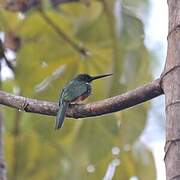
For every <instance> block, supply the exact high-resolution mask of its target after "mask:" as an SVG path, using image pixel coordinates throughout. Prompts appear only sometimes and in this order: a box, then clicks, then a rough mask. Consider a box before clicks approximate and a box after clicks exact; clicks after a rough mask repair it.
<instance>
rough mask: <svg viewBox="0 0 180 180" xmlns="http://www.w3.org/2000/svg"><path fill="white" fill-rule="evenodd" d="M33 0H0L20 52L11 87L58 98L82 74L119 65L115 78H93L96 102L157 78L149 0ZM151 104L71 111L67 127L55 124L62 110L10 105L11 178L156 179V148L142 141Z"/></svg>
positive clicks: (0, 24)
mask: <svg viewBox="0 0 180 180" xmlns="http://www.w3.org/2000/svg"><path fill="white" fill-rule="evenodd" d="M10 2H14V4H13V3H10ZM27 2H28V1H26V0H24V1H20V0H19V1H18V0H16V1H5V0H4V1H3V0H1V1H0V3H1V4H2V6H1V7H0V31H1V32H3V33H1V34H2V36H5V38H4V46H5V48H6V49H7V50H8V49H11V50H13V51H14V52H15V53H16V58H15V60H12V61H11V62H12V63H15V64H16V66H15V73H14V77H13V78H9V79H6V80H4V81H3V84H2V88H3V90H5V91H8V92H11V93H17V94H20V95H23V96H26V97H30V98H36V99H42V100H49V101H56V102H57V101H58V98H59V94H60V90H61V89H62V88H63V86H64V85H65V83H66V82H67V81H69V80H70V79H72V78H73V77H74V76H75V75H76V74H78V73H84V72H85V73H88V74H90V75H99V74H103V73H107V72H113V73H114V75H113V77H112V78H107V79H103V80H99V81H97V82H94V83H93V93H92V95H91V96H90V97H89V98H88V100H87V101H86V102H93V101H96V100H100V99H104V98H107V97H110V96H114V95H118V94H121V93H123V92H126V91H128V90H131V89H134V88H135V87H138V86H140V85H142V84H144V83H147V82H149V81H151V79H152V74H151V69H150V64H151V60H152V58H151V56H150V54H149V52H148V50H147V49H146V47H145V45H144V24H143V22H142V19H141V18H140V17H142V16H143V17H144V18H145V17H146V13H147V11H148V2H147V1H146V0H133V1H131V0H122V1H121V2H120V1H118V0H92V1H88V0H82V1H78V2H73V3H61V4H53V3H52V2H55V1H53V0H52V1H48V0H44V1H41V4H39V3H40V1H37V0H36V1H35V0H34V1H33V0H30V1H29V2H36V4H30V3H29V4H28V3H27ZM18 3H19V4H18ZM23 3H24V4H23ZM149 108H150V104H149V103H143V104H142V105H139V106H137V107H133V108H131V109H128V110H125V111H121V112H117V113H113V114H110V115H106V116H101V117H92V118H85V119H80V120H78V121H77V120H74V119H68V118H67V119H66V121H65V123H64V126H63V129H61V130H59V131H54V120H55V118H54V117H48V116H43V115H37V114H29V113H24V112H20V111H17V110H15V109H11V108H7V107H3V112H4V122H5V133H4V146H5V147H4V148H5V160H6V161H7V168H8V177H9V179H13V180H25V179H26V180H28V179H29V180H30V179H31V180H32V179H33V180H41V179H42V180H50V179H52V180H59V179H60V180H72V179H73V180H96V179H97V180H99V179H103V178H104V180H109V179H107V178H110V177H112V178H111V179H113V180H129V179H130V178H132V177H137V178H138V179H140V180H153V179H155V177H156V173H155V166H154V160H153V156H152V153H151V152H150V151H149V150H148V148H146V146H145V145H143V144H142V143H140V141H139V136H140V135H141V133H142V131H143V129H144V126H145V124H146V120H147V113H148V110H149Z"/></svg>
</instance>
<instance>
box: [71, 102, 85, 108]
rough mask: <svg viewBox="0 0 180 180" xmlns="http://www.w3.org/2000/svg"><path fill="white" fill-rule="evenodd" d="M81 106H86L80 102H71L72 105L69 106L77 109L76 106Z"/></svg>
mask: <svg viewBox="0 0 180 180" xmlns="http://www.w3.org/2000/svg"><path fill="white" fill-rule="evenodd" d="M79 105H84V104H83V103H80V102H78V103H77V102H71V103H70V104H69V107H75V106H79Z"/></svg>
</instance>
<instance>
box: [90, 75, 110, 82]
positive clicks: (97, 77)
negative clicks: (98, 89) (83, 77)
mask: <svg viewBox="0 0 180 180" xmlns="http://www.w3.org/2000/svg"><path fill="white" fill-rule="evenodd" d="M111 75H113V74H112V73H111V74H104V75H99V76H94V77H92V79H91V81H94V80H96V79H100V78H103V77H107V76H111Z"/></svg>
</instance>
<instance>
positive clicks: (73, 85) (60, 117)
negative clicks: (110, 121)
mask: <svg viewBox="0 0 180 180" xmlns="http://www.w3.org/2000/svg"><path fill="white" fill-rule="evenodd" d="M111 75H112V74H105V75H99V76H94V77H92V76H90V75H88V74H79V75H77V76H76V77H75V78H74V79H72V80H71V81H70V82H69V83H68V84H67V85H66V86H65V87H64V88H63V90H62V91H61V95H60V99H59V110H58V112H57V116H56V124H55V129H59V128H61V127H62V125H63V122H64V118H65V115H66V110H67V108H68V106H69V104H70V103H72V102H75V103H76V102H79V101H82V100H84V99H86V98H87V97H88V96H89V95H90V94H91V82H92V81H93V80H96V79H99V78H103V77H106V76H111Z"/></svg>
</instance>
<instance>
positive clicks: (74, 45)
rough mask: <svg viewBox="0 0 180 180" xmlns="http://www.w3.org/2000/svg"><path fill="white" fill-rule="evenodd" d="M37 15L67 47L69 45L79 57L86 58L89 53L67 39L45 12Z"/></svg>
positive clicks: (41, 11) (40, 11)
mask: <svg viewBox="0 0 180 180" xmlns="http://www.w3.org/2000/svg"><path fill="white" fill-rule="evenodd" d="M39 14H40V16H41V17H42V18H43V19H44V20H45V21H46V22H47V24H49V25H50V26H51V27H52V28H53V29H54V30H55V31H56V33H57V34H58V35H59V36H60V37H61V38H62V39H63V40H64V41H65V42H67V43H68V44H69V45H71V47H72V48H73V49H74V50H76V51H77V52H78V53H80V55H83V56H87V55H88V54H89V52H88V50H87V49H86V48H84V47H83V46H82V45H80V44H78V43H76V42H75V41H73V40H72V39H71V38H70V37H68V35H67V34H66V33H64V32H63V30H62V29H61V28H60V27H59V26H57V25H56V24H55V23H54V22H53V21H52V20H51V19H50V18H49V17H48V16H47V14H46V13H45V12H43V10H39Z"/></svg>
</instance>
